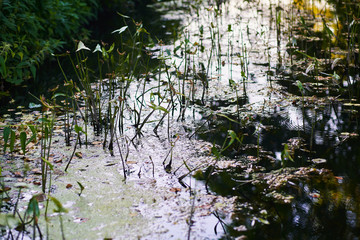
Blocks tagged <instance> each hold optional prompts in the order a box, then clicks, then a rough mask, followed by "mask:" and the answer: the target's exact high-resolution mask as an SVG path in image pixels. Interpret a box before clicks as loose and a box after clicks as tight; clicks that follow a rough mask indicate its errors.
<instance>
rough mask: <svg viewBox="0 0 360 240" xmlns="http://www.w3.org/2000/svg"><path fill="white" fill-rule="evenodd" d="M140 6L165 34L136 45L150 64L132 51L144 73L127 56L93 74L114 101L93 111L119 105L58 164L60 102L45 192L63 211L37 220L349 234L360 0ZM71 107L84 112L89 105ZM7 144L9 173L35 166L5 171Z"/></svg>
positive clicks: (129, 234)
mask: <svg viewBox="0 0 360 240" xmlns="http://www.w3.org/2000/svg"><path fill="white" fill-rule="evenodd" d="M149 9H151V11H154V12H156V11H159V15H158V17H159V19H157V18H156V19H155V18H154V19H155V20H154V21H155V22H159V23H161V24H160V25H161V27H160V28H163V31H164V32H165V35H167V36H171V37H170V38H168V39H166V38H165V37H164V41H163V42H161V41H159V42H158V44H153V45H152V44H148V45H147V46H146V47H145V50H146V54H147V56H149V57H148V58H149V59H152V60H153V61H154V64H153V63H151V64H149V65H146V64H145V63H143V62H141V63H139V68H140V72H141V74H139V75H136V71H135V67H134V66H138V64H137V63H138V61H137V60H135V64H129V65H132V66H133V67H134V69H132V68H131V67H129V69H132V71H129V72H128V73H129V74H130V75H125V74H122V75H121V74H120V77H118V78H114V79H113V80H112V79H111V78H110V80H108V79H104V82H101V84H103V88H102V90H101V88H100V90H98V89H97V86H93V87H92V88H93V89H95V92H103V95H102V101H103V102H106V104H108V100H107V99H109V100H110V101H109V102H110V103H111V104H113V105H109V108H107V110H106V111H101V110H100V113H101V112H102V113H103V114H104V115H103V116H106V117H108V118H109V119H110V120H109V122H106V123H107V124H108V125H111V119H112V115H111V112H112V111H113V112H115V113H117V112H116V111H119V115H117V114H114V115H116V117H115V121H116V122H117V123H116V124H115V125H114V126H115V127H113V128H111V127H110V130H109V132H110V133H109V134H108V135H105V136H104V135H103V133H101V134H100V136H97V135H99V134H98V133H97V132H96V130H93V128H92V127H90V126H89V130H88V134H87V136H85V135H84V134H83V135H82V136H81V139H82V141H83V142H85V141H88V138H89V146H84V145H83V146H82V147H81V148H79V147H78V149H77V150H76V151H77V153H78V154H77V155H76V156H77V157H75V158H74V159H73V160H72V163H71V165H70V168H69V170H68V172H67V173H64V172H63V168H64V166H65V165H66V164H65V163H67V162H68V161H69V158H70V156H71V155H72V152H73V151H74V152H75V150H73V149H74V145H75V148H76V144H77V140H76V137H75V135H73V137H72V138H71V146H67V147H64V137H65V138H66V131H64V128H63V125H64V124H66V123H65V122H66V115H64V114H63V113H62V114H58V116H57V119H58V121H57V123H56V124H55V126H56V127H55V129H56V130H55V131H54V133H55V135H54V139H53V142H54V143H53V146H52V149H53V150H52V158H53V159H52V161H53V163H54V165H56V168H58V169H60V171H59V172H55V170H54V176H53V181H52V183H51V189H52V190H51V193H50V194H51V195H52V196H54V197H56V198H57V199H59V201H60V202H61V203H62V204H63V205H64V207H65V208H67V209H68V210H69V212H68V213H66V214H64V215H63V231H61V225H60V224H59V214H57V213H56V214H53V215H50V221H49V223H48V224H45V223H41V224H40V226H41V227H40V228H41V229H42V230H43V231H42V232H46V231H45V229H50V230H47V233H48V234H49V236H53V237H54V239H55V238H60V237H61V233H62V232H63V233H64V234H65V235H66V236H68V237H70V236H71V237H70V238H74V239H75V238H81V237H84V236H86V237H85V238H89V239H91V238H94V239H101V238H102V239H104V238H114V239H138V238H140V239H154V238H155V239H178V238H179V239H185V238H187V239H205V238H208V239H235V238H237V237H238V238H239V239H330V238H331V239H358V236H360V215H359V214H360V180H359V178H358V176H360V152H359V151H360V150H359V149H360V148H359V147H358V143H359V123H358V117H359V112H358V110H359V106H360V104H359V91H358V89H359V86H358V85H359V84H358V82H359V63H360V62H359V57H358V52H359V44H358V43H359V36H358V32H357V30H358V22H359V20H358V18H359V17H360V16H358V15H359V3H354V2H346V1H345V2H336V3H333V1H315V0H314V1H294V2H292V1H275V0H273V1H262V0H256V1H235V0H228V1H215V2H212V1H208V2H206V3H205V2H203V1H191V2H187V1H171V2H159V3H155V4H154V5H151V6H149ZM149 11H150V10H149ZM160 12H161V14H160ZM152 14H154V13H152ZM180 21H181V24H180V26H179V27H178V25H177V24H178V23H179V22H180ZM169 25H172V26H174V25H176V28H169ZM136 26H137V27H139V25H136ZM148 26H149V25H148ZM119 27H121V26H119ZM137 27H134V28H135V29H137V32H140V31H142V30H141V28H137ZM152 28H155V29H156V30H153V29H152ZM139 29H140V31H139ZM174 29H176V33H174V32H172V31H173V30H174ZM146 30H147V31H148V32H150V33H151V34H152V33H153V32H154V33H156V32H157V31H158V30H159V25H154V26H153V27H150V26H149V27H146ZM154 35H156V34H154ZM154 35H151V38H154V39H155V37H154ZM133 36H135V37H136V36H137V35H136V34H135V35H133ZM145 36H148V35H145ZM171 38H174V39H175V41H170V39H171ZM144 39H148V38H144ZM117 41H118V42H121V41H119V39H117ZM144 42H145V40H144ZM142 43H143V42H142ZM88 46H90V45H88ZM93 48H94V47H91V49H93ZM132 49H133V50H134V49H135V50H134V51H136V49H137V48H135V45H134V46H133V48H132ZM126 51H128V52H129V51H130V50H127V49H125V50H124V52H126ZM139 52H141V51H139ZM121 54H123V53H121ZM121 54H120V55H121ZM124 54H125V56H126V54H127V53H124ZM144 55H145V54H144ZM121 56H122V55H121ZM129 56H130V57H128V58H125V57H124V58H123V59H122V61H123V62H124V64H125V63H126V61H129V62H130V61H131V59H132V55H130V53H129ZM138 56H140V53H139V55H138ZM141 56H143V55H141ZM119 59H120V58H119ZM128 59H130V60H128ZM134 59H136V58H134ZM120 62H121V61H120ZM144 62H146V61H144ZM119 65H121V64H119ZM121 66H122V65H121ZM121 76H122V78H121ZM124 79H126V80H124ZM111 81H114V82H113V83H112V82H111ZM128 83H129V84H128ZM97 84H98V83H94V85H97ZM112 84H114V86H116V87H114V88H113V87H112V86H113V85H112ZM84 95H85V94H84ZM119 96H120V97H119ZM90 97H91V96H90V95H87V97H81V96H80V97H79V98H80V99H81V98H83V99H85V102H86V101H87V100H86V99H89V98H90ZM117 100H118V101H119V102H116V101H117ZM80 103H81V102H80ZM106 104H104V105H106ZM122 107H123V108H122ZM104 108H105V107H104ZM79 109H80V110H81V109H82V111H86V110H85V109H87V108H86V104H82V103H81V106H80V107H79ZM105 109H106V108H105ZM117 109H123V110H122V111H120V110H117ZM109 112H110V114H109ZM106 117H104V119H105V118H106ZM39 118H40V116H37V117H36V116H35V118H33V119H32V120H31V121H35V122H36V120H37V119H39ZM72 118H73V119H77V120H78V121H79V123H76V124H79V125H81V126H83V128H85V125H86V122H85V123H84V122H83V120H86V118H83V120H82V118H81V116H80V114H79V113H75V114H73V115H72ZM119 119H120V120H119ZM22 120H23V122H24V121H26V120H24V119H22ZM104 121H105V120H104ZM2 122H4V123H5V124H9V123H10V120H9V119H3V120H2ZM104 128H105V129H106V127H104ZM114 128H115V129H116V130H114ZM111 129H112V130H111ZM65 130H66V127H65ZM104 131H105V132H106V130H104ZM113 131H115V132H116V133H115V136H116V138H114V137H111V136H109V135H111V132H113ZM117 135H118V136H117ZM104 139H105V142H104ZM75 142H76V143H75ZM112 142H113V143H114V146H112V144H111V143H112ZM109 143H110V144H109ZM103 145H104V146H106V149H107V150H105V151H104V150H102V146H103ZM110 146H111V147H110ZM38 148H39V147H38ZM38 148H34V150H29V155H30V156H31V157H30V159H33V160H31V161H30V163H29V164H30V166H31V167H30V168H35V167H36V166H38V165H39V164H38V163H36V161H35V160H36V159H39V158H40V153H39V152H38ZM30 153H31V154H30ZM19 155H20V154H19ZM4 157H5V159H7V161H8V162H7V163H8V165H4V164H3V165H2V167H3V171H5V173H4V172H3V176H5V179H4V180H5V182H8V184H9V185H11V184H13V182H14V181H20V180H21V181H25V182H32V183H34V182H35V183H36V182H40V179H39V176H37V177H35V179H31V180H29V178H33V177H32V174H30V175H29V176H27V175H26V174H23V175H22V176H21V175H20V176H19V174H18V175H16V173H17V171H18V169H19V168H20V169H21V168H22V167H23V164H22V163H21V161H22V158H21V157H20V156H17V155H16V156H15V159H17V160H14V159H13V158H14V157H11V155H10V154H6V155H4ZM123 158H125V164H124V162H122V161H123ZM70 159H71V158H70ZM60 160H61V161H60ZM10 162H15V166H12V165H10V164H9V163H10ZM124 180H126V181H124ZM77 182H78V183H79V182H80V183H81V184H82V185H83V186H85V189H84V191H83V193H80V194H79V191H80V189H79V187H78V186H77ZM69 184H70V185H71V186H70V185H69ZM79 186H80V185H79ZM14 189H15V188H14ZM31 189H32V190H29V191H28V192H26V193H24V198H23V200H22V201H21V202H20V205H21V206H20V208H19V209H20V211H22V212H24V211H25V210H26V205H27V201H28V200H29V197H28V198H26V196H32V195H34V194H35V193H38V192H40V189H37V188H31ZM26 194H27V195H26ZM12 195H13V198H14V199H15V198H16V192H14V193H12ZM40 205H41V206H44V205H45V202H44V203H41V204H40ZM8 207H9V208H10V209H11V207H13V206H12V204H11V201H10V203H9V204H8ZM51 209H52V208H51ZM4 211H5V210H4ZM155 229H156V230H155ZM29 231H30V232H31V230H29ZM10 233H11V232H10ZM4 234H5V235H4V236H8V237H10V236H11V235H9V231H7V232H6V231H5V233H4ZM6 234H7V235H6ZM14 234H15V233H14Z"/></svg>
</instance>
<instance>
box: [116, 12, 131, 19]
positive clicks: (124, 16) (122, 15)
mask: <svg viewBox="0 0 360 240" xmlns="http://www.w3.org/2000/svg"><path fill="white" fill-rule="evenodd" d="M116 13H117V14H118V15H120V16H121V17H123V18H130V17H128V16H126V15H124V14H121V13H119V12H116Z"/></svg>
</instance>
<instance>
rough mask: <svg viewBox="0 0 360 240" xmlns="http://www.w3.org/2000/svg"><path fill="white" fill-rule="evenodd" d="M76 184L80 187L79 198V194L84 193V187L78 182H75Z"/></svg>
mask: <svg viewBox="0 0 360 240" xmlns="http://www.w3.org/2000/svg"><path fill="white" fill-rule="evenodd" d="M77 184H78V185H79V187H80V193H79V196H80V195H81V193H82V192H83V191H84V189H85V187H84V186H83V185H82V184H81V183H80V182H78V181H77Z"/></svg>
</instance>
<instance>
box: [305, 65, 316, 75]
mask: <svg viewBox="0 0 360 240" xmlns="http://www.w3.org/2000/svg"><path fill="white" fill-rule="evenodd" d="M314 69H315V64H313V63H312V64H310V65H309V66H308V67H307V68H306V70H305V73H306V74H308V73H309V72H311V71H313V70H314Z"/></svg>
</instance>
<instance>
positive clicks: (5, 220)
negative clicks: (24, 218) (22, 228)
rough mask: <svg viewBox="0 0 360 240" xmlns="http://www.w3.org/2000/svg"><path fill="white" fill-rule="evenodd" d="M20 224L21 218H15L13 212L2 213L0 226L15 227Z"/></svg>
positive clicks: (0, 214)
mask: <svg viewBox="0 0 360 240" xmlns="http://www.w3.org/2000/svg"><path fill="white" fill-rule="evenodd" d="M19 224H20V221H19V219H17V218H15V217H14V216H13V215H12V214H5V213H0V226H4V227H8V228H10V229H13V228H15V227H16V226H18V225H19Z"/></svg>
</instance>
